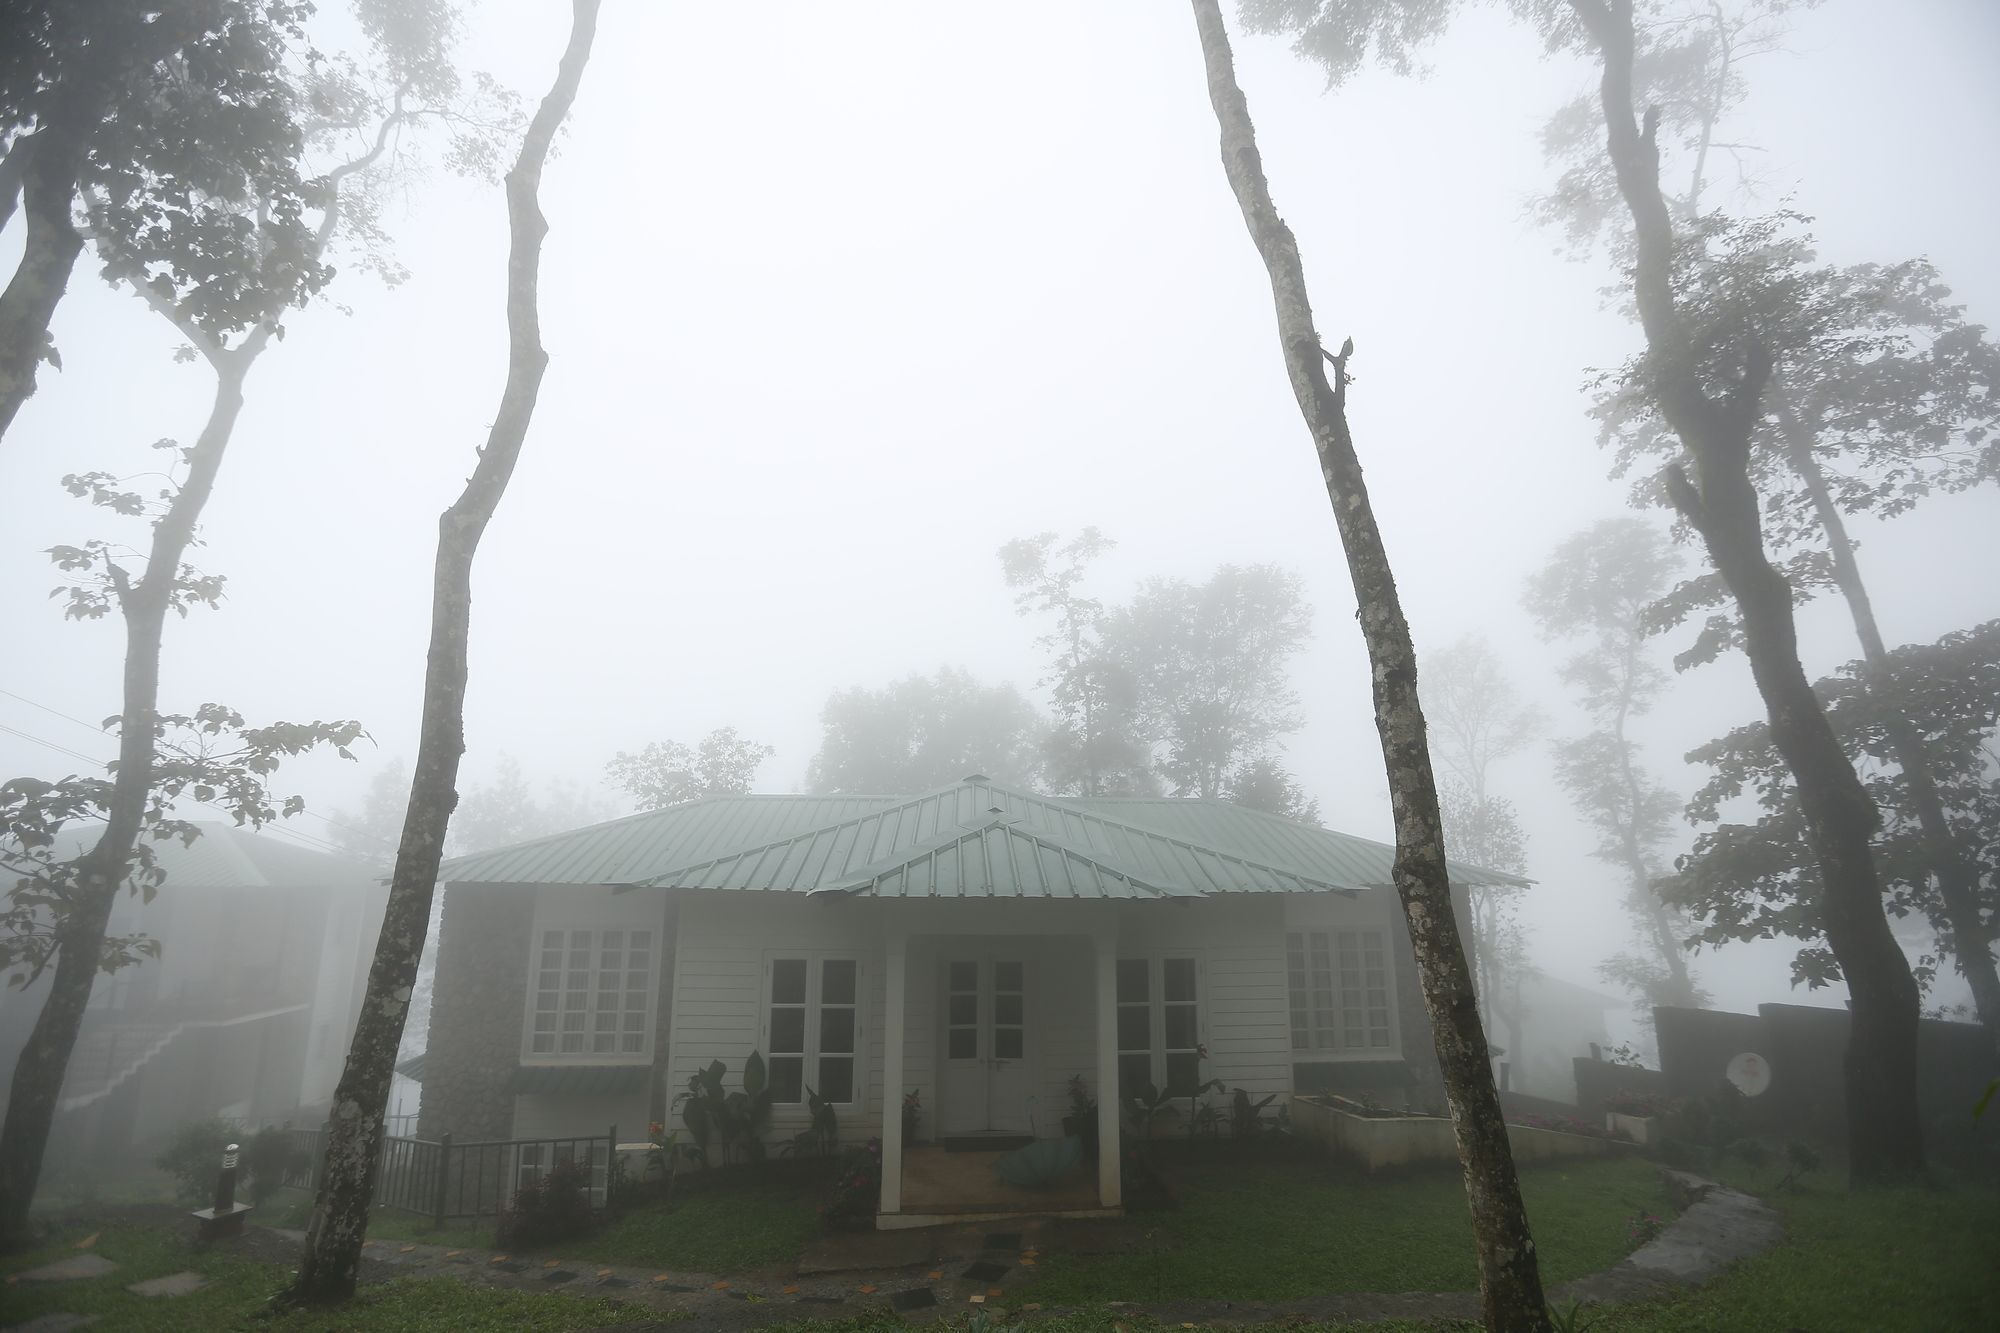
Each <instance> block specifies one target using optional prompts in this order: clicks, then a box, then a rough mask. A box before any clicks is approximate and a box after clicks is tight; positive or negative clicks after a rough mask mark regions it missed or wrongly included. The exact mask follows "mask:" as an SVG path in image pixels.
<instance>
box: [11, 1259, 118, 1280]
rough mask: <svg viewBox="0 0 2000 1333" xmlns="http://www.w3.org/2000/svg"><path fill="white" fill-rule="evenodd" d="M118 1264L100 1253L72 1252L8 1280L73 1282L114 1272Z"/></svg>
mask: <svg viewBox="0 0 2000 1333" xmlns="http://www.w3.org/2000/svg"><path fill="white" fill-rule="evenodd" d="M117 1271H118V1265H117V1264H114V1263H112V1262H111V1261H110V1260H109V1259H107V1258H105V1257H104V1256H103V1255H101V1254H72V1255H71V1256H70V1257H69V1258H67V1259H58V1260H56V1261H55V1262H54V1263H52V1264H43V1265H42V1266H41V1267H40V1268H30V1269H29V1270H28V1271H27V1272H25V1273H16V1274H14V1276H12V1277H10V1278H8V1279H7V1280H8V1281H9V1282H73V1281H75V1280H76V1279H78V1278H85V1277H103V1276H104V1275H105V1274H106V1273H115V1272H117Z"/></svg>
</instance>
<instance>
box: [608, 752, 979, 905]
mask: <svg viewBox="0 0 2000 1333" xmlns="http://www.w3.org/2000/svg"><path fill="white" fill-rule="evenodd" d="M972 785H974V784H973V783H972V781H971V780H970V779H967V778H961V779H959V780H958V781H957V782H952V783H947V784H946V785H944V786H942V787H935V788H933V789H931V790H930V791H927V792H921V793H919V794H918V795H915V796H887V797H883V796H841V795H837V794H836V795H834V796H822V797H814V798H812V799H815V800H850V801H872V800H887V801H892V802H894V804H892V805H885V806H881V807H880V808H878V809H874V810H864V811H862V812H861V813H860V814H857V815H848V816H846V817H845V818H842V819H836V820H834V821H833V822H832V823H830V824H819V825H815V826H814V827H812V828H809V829H802V830H800V831H799V832H797V833H792V834H787V835H786V836H784V837H782V838H772V839H770V840H768V841H765V842H752V843H746V844H745V845H743V846H741V847H732V848H728V849H726V850H724V851H721V852H717V853H716V854H715V855H714V856H710V857H706V858H704V859H702V860H700V861H688V862H685V863H684V864H681V865H677V866H668V867H667V868H666V869H665V870H661V871H658V872H656V873H654V874H651V875H648V876H647V877H646V878H645V879H643V880H640V881H638V882H637V883H636V884H635V885H634V887H637V888H661V887H670V886H663V885H661V884H660V881H661V880H663V879H665V878H666V877H667V876H669V875H686V874H689V873H690V872H693V871H697V870H707V869H709V868H710V867H712V866H718V865H721V864H722V863H723V862H724V861H733V860H735V859H736V858H737V857H739V856H749V855H750V854H751V853H753V852H770V851H772V850H774V849H776V848H779V847H788V846H791V845H792V844H794V843H797V842H800V841H803V840H807V839H812V838H817V837H819V836H820V835H821V834H824V833H826V832H828V831H830V830H832V829H837V828H845V827H846V826H847V825H849V824H858V823H861V822H862V821H864V820H869V819H877V818H881V817H885V816H888V815H892V814H895V813H897V812H898V811H902V810H908V809H910V808H911V807H913V806H919V805H922V804H924V803H925V802H926V801H933V800H937V799H938V798H940V797H942V796H943V795H944V794H945V793H946V792H951V791H956V790H957V789H959V788H960V787H967V786H972ZM960 827H961V828H962V827H964V825H960Z"/></svg>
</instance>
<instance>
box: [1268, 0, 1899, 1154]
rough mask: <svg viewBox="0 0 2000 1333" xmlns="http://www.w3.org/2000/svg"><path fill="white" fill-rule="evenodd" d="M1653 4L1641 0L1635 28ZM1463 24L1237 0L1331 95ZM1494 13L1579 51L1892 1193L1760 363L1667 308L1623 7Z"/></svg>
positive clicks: (1839, 766)
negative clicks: (1771, 466) (1811, 882)
mask: <svg viewBox="0 0 2000 1333" xmlns="http://www.w3.org/2000/svg"><path fill="white" fill-rule="evenodd" d="M1772 3H1774V4H1775V3H1776V0H1772ZM1662 4H1663V0H1645V8H1646V13H1647V15H1648V16H1649V17H1650V16H1652V15H1654V14H1656V13H1657V12H1658V11H1660V9H1661V8H1662ZM1464 7H1465V6H1464V5H1463V4H1460V3H1456V2H1455V0H1245V9H1246V13H1248V12H1253V11H1254V13H1255V15H1256V17H1257V21H1258V22H1260V23H1264V24H1266V25H1267V26H1269V27H1271V28H1273V29H1280V30H1285V31H1291V32H1294V33H1296V34H1297V39H1296V47H1297V49H1298V50H1300V51H1301V52H1302V53H1304V54H1307V55H1309V56H1310V57H1312V58H1313V59H1315V60H1318V61H1319V62H1320V63H1321V64H1322V65H1323V66H1324V67H1325V68H1326V69H1327V71H1328V73H1329V74H1330V75H1332V76H1333V77H1334V78H1335V79H1338V78H1340V77H1342V76H1344V75H1345V74H1347V73H1351V72H1352V71H1353V70H1355V69H1358V68H1360V67H1361V66H1362V65H1363V64H1365V63H1367V62H1369V61H1370V60H1371V59H1380V60H1383V61H1386V62H1388V63H1391V64H1393V65H1396V66H1397V67H1399V68H1402V69H1405V70H1407V69H1409V68H1410V67H1411V62H1412V56H1413V53H1414V52H1415V50H1416V49H1417V48H1418V47H1420V46H1421V45H1422V44H1423V43H1425V42H1427V41H1430V40H1432V39H1433V38H1435V37H1436V36H1437V35H1438V34H1439V33H1440V32H1442V31H1443V30H1444V28H1445V27H1446V26H1447V25H1448V24H1449V22H1450V21H1451V19H1452V18H1453V17H1454V16H1455V15H1456V14H1457V13H1458V12H1459V11H1460V10H1461V9H1463V8H1464ZM1508 7H1509V8H1510V9H1512V10H1513V11H1514V12H1515V13H1516V14H1518V15H1520V16H1521V17H1523V18H1525V19H1526V20H1528V21H1529V22H1531V23H1532V24H1534V25H1535V26H1536V28H1537V29H1538V30H1539V31H1540V33H1541V35H1542V37H1543V39H1544V40H1545V41H1546V42H1547V43H1548V44H1549V45H1550V46H1551V47H1552V48H1557V49H1561V48H1575V47H1579V46H1583V47H1587V48H1588V49H1591V50H1594V51H1595V52H1596V53H1597V55H1598V57H1599V60H1600V62H1601V71H1600V73H1601V78H1600V80H1599V87H1598V101H1599V104H1600V109H1601V111H1602V113H1603V116H1604V123H1605V128H1606V139H1607V145H1608V149H1609V157H1608V161H1609V162H1610V165H1611V174H1612V178H1613V180H1614V181H1615V182H1616V185H1617V194H1618V198H1619V199H1620V200H1621V201H1622V203H1623V206H1624V211H1625V212H1626V214H1627V215H1628V216H1629V217H1630V219H1631V223H1632V251H1631V253H1632V291H1633V304H1634V306H1635V307H1636V308H1637V312H1638V316H1639V323H1640V326H1641V328H1642V329H1643V330H1644V332H1645V337H1646V349H1647V350H1646V359H1645V372H1646V374H1645V379H1644V384H1643V392H1644V393H1645V395H1646V396H1647V397H1648V399H1649V400H1650V401H1652V402H1653V403H1654V404H1655V406H1656V407H1657V409H1658V411H1659V414H1660V416H1661V418H1662V419H1663V420H1664V421H1665V422H1666V424H1667V426H1668V427H1669V428H1670V429H1671V431H1672V432H1673V435H1674V437H1675V438H1676V439H1677V440H1678V441H1679V442H1680V445H1681V449H1682V450H1683V451H1684V455H1685V457H1686V458H1687V459H1688V460H1689V461H1691V462H1692V463H1693V465H1694V466H1693V473H1692V475H1690V474H1689V472H1688V469H1687V468H1686V467H1685V466H1683V465H1682V464H1681V463H1680V462H1678V461H1676V462H1675V463H1674V464H1672V465H1670V466H1669V467H1668V468H1667V469H1666V471H1665V473H1664V475H1663V482H1664V485H1665V488H1666V492H1667V494H1668V496H1669V498H1670V499H1671V501H1672V502H1673V504H1674V507H1675V508H1676V509H1677V510H1678V511H1679V512H1680V514H1681V516H1682V518H1683V519H1684V520H1685V521H1686V522H1687V524H1688V526H1689V527H1690V528H1692V529H1694V531H1695V532H1696V533H1698V534H1699V535H1700V537H1701V540H1702V542H1703V544H1704V546H1705V547H1706V548H1707V550H1708V554H1709V559H1710V561H1711V563H1712V564H1714V566H1715V569H1716V572H1717V573H1718V575H1720V577H1721V580H1722V582H1723V584H1724V585H1725V586H1726V587H1727V588H1728V590H1729V595H1730V597H1731V598H1732V599H1733V600H1734V601H1735V603H1736V607H1737V612H1738V620H1739V621H1740V622H1741V624H1742V632H1743V638H1744V648H1745V651H1746V653H1747V655H1748V656H1749V659H1750V669H1751V674H1752V675H1753V676H1754V677H1755V679H1756V682H1757V688H1758V692H1759V693H1760V694H1761V695H1762V697H1763V699H1764V703H1765V708H1766V711H1767V712H1768V714H1769V715H1770V720H1771V731H1772V736H1773V739H1774V741H1775V743H1776V744H1777V747H1778V749H1779V751H1780V752H1781V753H1782V754H1783V755H1784V756H1785V761H1786V764H1787V766H1788V767H1790V768H1791V770H1792V773H1793V776H1794V778H1795V780H1796V781H1797V782H1798V785H1799V797H1800V803H1801V805H1802V807H1803V808H1804V810H1805V813H1806V820H1807V823H1808V826H1809V828H1810V830H1811V841H1812V845H1813V849H1814V853H1815V855H1816V856H1817V858H1818V861H1819V865H1820V874H1821V880H1822V883H1823V885H1824V888H1823V891H1822V903H1823V906H1824V909H1825V911H1824V915H1825V918H1826V920H1825V926H1826V933H1827V941H1828V943H1829V945H1830V946H1831V947H1832V949H1833V952H1834V954H1835V956H1836V957H1837V958H1838V959H1839V960H1840V965H1841V970H1842V972H1843V974H1844V975H1845V976H1846V978H1847V982H1848V992H1849V995H1850V997H1851V998H1852V1007H1851V1012H1852V1016H1853V1021H1852V1028H1851V1032H1852V1037H1851V1041H1850V1044H1849V1047H1848V1058H1847V1118H1848V1158H1849V1168H1850V1170H1851V1172H1852V1174H1853V1177H1854V1179H1856V1180H1857V1181H1863V1182H1873V1181H1880V1180H1887V1179H1892V1178H1896V1177H1900V1176H1906V1175H1909V1174H1911V1173H1914V1172H1916V1171H1919V1170H1921V1168H1922V1165H1923V1148H1922V1133H1921V1124H1920V1121H1919V1118H1918V1114H1917V1096H1916V1072H1917V1041H1916V1037H1917V1027H1916V1025H1917V985H1916V980H1915V978H1914V977H1913V976H1912V975H1911V973H1910V967H1909V963H1908V962H1907V961H1906V960H1905V959H1904V957H1903V954H1902V951H1901V949H1899V948H1898V947H1897V945H1896V941H1895V938H1894V936H1893V935H1892V934H1891V933H1890V931H1889V924H1888V920H1887V918H1886V917H1885V916H1884V915H1883V909H1882V893H1881V881H1880V879H1879V877H1878V876H1877V874H1876V870H1875V864H1874V858H1873V853H1872V851H1871V849H1870V846H1869V841H1870V837H1871V835H1872V834H1873V832H1874V830H1875V828H1876V824H1877V818H1876V811H1875V807H1874V805H1873V804H1872V803H1871V802H1870V800H1869V799H1868V793H1867V791H1866V790H1865V789H1864V788H1863V786H1862V785H1861V782H1860V779H1859V778H1858V777H1857V776H1856V775H1855V771H1854V767H1853V765H1852V764H1850V763H1849V762H1848V760H1847V757H1846V756H1845V755H1844V754H1843V753H1842V751H1841V747H1840V743H1839V741H1838V740H1837V739H1836V738H1835V736H1834V733H1833V729H1832V727H1830V726H1829V725H1828V723H1827V719H1826V714H1825V711H1824V710H1823V709H1822V708H1821V706H1820V703H1819V700H1818V699H1817V698H1816V697H1815V696H1814V694H1813V690H1812V685H1811V683H1810V682H1809V681H1808V680H1807V679H1806V674H1805V669H1804V667H1803V665H1802V664H1801V663H1800V660H1799V653H1798V634H1797V627H1796V624H1795V622H1794V620H1793V614H1792V588H1791V585H1790V584H1789V583H1788V582H1787V581H1786V579H1785V577H1784V575H1783V574H1781V573H1780V572H1779V571H1778V570H1777V569H1776V568H1775V567H1774V566H1773V565H1772V563H1771V561H1770V559H1769V558H1768V557H1767V555H1766V554H1765V550H1764V538H1763V531H1762V526H1761V521H1760V520H1761V515H1760V509H1759V498H1758V493H1757V486H1756V484H1755V482H1754V480H1753V475H1752V472H1751V463H1752V457H1753V450H1752V448H1751V443H1752V435H1753V432H1754V430H1755V427H1756V423H1757V421H1758V419H1759V417H1760V415H1761V414H1762V411H1763V403H1764V399H1765V391H1766V389H1767V388H1769V386H1770V383H1771V375H1772V369H1773V365H1774V361H1773V347H1772V345H1771V344H1770V343H1769V342H1767V341H1766V340H1764V339H1763V338H1762V337H1760V336H1759V335H1760V330H1759V329H1758V328H1757V327H1756V326H1755V325H1754V324H1752V325H1751V326H1749V327H1747V328H1743V329H1740V330H1739V331H1738V336H1736V337H1735V338H1733V339H1732V340H1731V341H1730V345H1729V350H1730V353H1731V356H1730V358H1729V361H1728V363H1727V364H1725V365H1722V366H1717V365H1715V364H1714V363H1713V362H1712V360H1711V361H1705V360H1704V358H1703V357H1702V356H1701V355H1700V354H1699V350H1698V348H1697V346H1696V345H1695V343H1694V341H1693V339H1692V337H1691V336H1690V329H1689V327H1688V323H1687V320H1686V319H1685V317H1684V315H1683V312H1682V310H1681V309H1680V308H1679V301H1678V297H1677V292H1676V283H1675V278H1676V259H1677V255H1676V244H1675V234H1674V220H1673V212H1672V210H1671V208H1670V206H1669V204H1668V202H1667V199H1666V196H1665V194H1664V193H1663V192H1662V190H1661V187H1660V142H1659V131H1660V127H1661V116H1660V113H1659V112H1658V111H1657V110H1654V109H1650V108H1649V109H1648V111H1647V112H1646V113H1645V116H1644V123H1643V124H1642V123H1641V116H1640V113H1639V112H1638V110H1637V108H1636V100H1635V95H1634V69H1635V60H1636V58H1637V54H1638V51H1639V46H1640V41H1639V36H1638V32H1637V29H1636V27H1635V22H1634V15H1633V8H1634V6H1633V0H1508ZM1724 92H1725V94H1726V93H1727V92H1728V89H1727V88H1725V89H1724Z"/></svg>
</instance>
